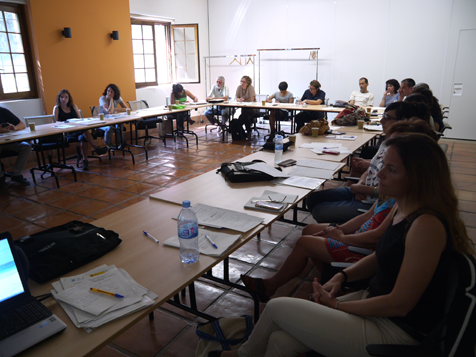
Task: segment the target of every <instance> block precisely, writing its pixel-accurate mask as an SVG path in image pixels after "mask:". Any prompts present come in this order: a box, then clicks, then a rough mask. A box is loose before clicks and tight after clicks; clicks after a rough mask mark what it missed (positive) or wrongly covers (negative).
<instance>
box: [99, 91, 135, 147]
mask: <svg viewBox="0 0 476 357" xmlns="http://www.w3.org/2000/svg"><path fill="white" fill-rule="evenodd" d="M118 106H120V108H118ZM127 109H129V107H128V106H127V104H126V103H125V102H124V100H123V99H122V98H121V91H120V90H119V87H118V86H116V85H115V84H113V83H111V84H109V85H108V86H107V87H106V89H105V90H104V93H103V94H102V97H100V98H99V113H102V114H113V113H116V112H125V111H126V110H127ZM114 127H115V126H103V127H101V129H102V130H104V142H105V143H106V145H107V146H112V145H113V143H112V133H113V130H111V128H114Z"/></svg>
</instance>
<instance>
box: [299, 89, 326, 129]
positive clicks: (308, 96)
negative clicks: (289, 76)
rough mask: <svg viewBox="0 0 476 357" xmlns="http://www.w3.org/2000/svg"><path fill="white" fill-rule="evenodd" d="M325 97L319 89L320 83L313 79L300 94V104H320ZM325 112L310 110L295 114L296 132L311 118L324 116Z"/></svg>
mask: <svg viewBox="0 0 476 357" xmlns="http://www.w3.org/2000/svg"><path fill="white" fill-rule="evenodd" d="M325 98H326V93H325V92H324V91H322V90H321V84H320V83H319V82H318V81H316V80H313V81H311V83H310V84H309V89H307V90H306V91H305V92H304V94H303V95H302V98H301V101H300V103H301V104H309V105H321V104H322V103H324V100H325ZM325 115H326V113H325V112H311V111H302V112H301V113H299V114H298V115H296V119H295V121H296V132H298V131H299V130H300V129H301V128H302V127H303V126H304V124H306V123H309V122H310V121H312V120H316V119H322V118H325Z"/></svg>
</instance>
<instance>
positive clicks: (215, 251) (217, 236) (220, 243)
mask: <svg viewBox="0 0 476 357" xmlns="http://www.w3.org/2000/svg"><path fill="white" fill-rule="evenodd" d="M205 235H208V236H209V237H210V239H211V240H212V241H213V242H214V243H215V245H216V246H217V247H218V248H215V247H213V246H212V244H211V243H210V241H209V240H208V239H207V238H205ZM240 238H241V234H226V233H222V232H214V231H211V230H208V229H203V228H200V229H199V230H198V246H199V250H200V254H205V255H210V256H212V257H219V256H220V255H222V254H223V253H224V252H225V251H227V250H228V248H230V247H231V246H232V245H233V244H234V243H235V242H236V241H237V240H238V239H240ZM164 245H168V246H171V247H175V248H179V247H180V243H179V238H178V235H174V236H173V237H170V238H169V239H167V240H166V241H165V242H164Z"/></svg>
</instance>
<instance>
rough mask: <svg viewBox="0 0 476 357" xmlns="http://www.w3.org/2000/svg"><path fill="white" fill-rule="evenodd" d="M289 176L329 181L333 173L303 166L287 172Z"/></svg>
mask: <svg viewBox="0 0 476 357" xmlns="http://www.w3.org/2000/svg"><path fill="white" fill-rule="evenodd" d="M289 175H291V176H304V177H314V178H320V179H325V180H330V179H332V178H333V176H334V171H332V170H322V169H313V168H311V167H304V166H294V167H293V168H292V170H291V172H289Z"/></svg>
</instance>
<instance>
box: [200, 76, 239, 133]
mask: <svg viewBox="0 0 476 357" xmlns="http://www.w3.org/2000/svg"><path fill="white" fill-rule="evenodd" d="M228 96H229V90H228V87H227V86H226V85H225V77H223V76H219V77H218V78H217V84H215V85H214V86H213V88H212V89H211V91H210V93H209V94H208V97H207V101H209V100H211V99H223V100H228ZM232 110H233V108H225V107H217V106H213V107H211V108H210V109H208V110H207V111H206V112H205V116H206V117H207V119H208V121H209V122H210V124H213V125H217V124H219V123H217V120H215V115H218V114H221V124H222V125H225V124H226V122H227V121H228V119H229V118H230V115H231V114H232Z"/></svg>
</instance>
